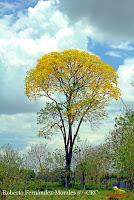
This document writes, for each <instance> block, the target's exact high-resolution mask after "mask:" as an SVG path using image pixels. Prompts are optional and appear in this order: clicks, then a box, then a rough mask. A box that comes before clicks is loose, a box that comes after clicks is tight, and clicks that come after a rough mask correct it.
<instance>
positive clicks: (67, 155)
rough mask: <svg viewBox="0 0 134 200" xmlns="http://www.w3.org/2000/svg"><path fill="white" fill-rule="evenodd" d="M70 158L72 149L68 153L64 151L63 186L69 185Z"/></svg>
mask: <svg viewBox="0 0 134 200" xmlns="http://www.w3.org/2000/svg"><path fill="white" fill-rule="evenodd" d="M71 160H72V150H71V149H70V151H69V153H68V152H66V168H65V187H66V188H67V187H69V186H70V182H71Z"/></svg>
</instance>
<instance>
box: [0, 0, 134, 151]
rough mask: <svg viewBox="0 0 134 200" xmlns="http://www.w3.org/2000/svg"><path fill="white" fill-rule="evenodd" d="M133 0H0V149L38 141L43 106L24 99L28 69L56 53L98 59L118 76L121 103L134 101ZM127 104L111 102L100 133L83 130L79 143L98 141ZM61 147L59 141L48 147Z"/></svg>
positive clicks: (55, 138) (51, 142)
mask: <svg viewBox="0 0 134 200" xmlns="http://www.w3.org/2000/svg"><path fill="white" fill-rule="evenodd" d="M133 19H134V1H133V0H129V1H128V0H112V1H107V0H100V1H98V0H83V1H81V0H49V1H47V0H46V1H45V0H44V1H43V0H29V1H27V0H23V1H22V0H0V146H2V145H4V144H7V143H10V144H11V145H13V146H14V147H16V148H18V149H21V150H22V149H25V148H27V147H28V146H29V145H30V144H32V143H36V142H39V141H40V140H43V139H40V138H38V137H37V128H38V127H37V125H36V112H37V111H39V109H40V108H41V106H42V105H43V103H45V101H44V102H43V100H42V101H41V102H40V101H38V102H29V100H28V99H27V98H26V97H25V95H24V79H25V75H26V71H27V70H28V69H30V68H32V67H34V66H35V64H36V60H37V58H39V57H40V56H41V55H43V54H45V53H48V52H50V51H54V50H63V49H68V48H79V49H83V50H86V51H89V52H92V53H95V54H97V55H99V56H100V57H101V58H102V59H103V60H104V61H105V62H107V63H109V64H111V65H113V66H114V67H115V68H116V70H117V72H118V74H119V87H120V88H121V90H122V98H123V101H124V102H125V103H126V104H127V105H130V106H131V105H132V103H133V101H134V88H133V87H132V85H131V83H132V81H134V21H133ZM122 107H123V105H122V103H121V102H120V101H119V102H116V103H115V102H113V103H111V105H110V106H109V107H108V114H109V117H108V119H106V120H104V121H102V124H101V125H100V127H99V128H98V129H95V130H90V129H87V128H86V127H83V128H82V129H81V133H80V137H81V139H85V138H87V139H88V140H89V141H90V142H91V143H92V144H96V143H100V142H102V141H103V140H104V138H105V136H106V135H107V134H108V133H109V131H110V130H112V128H113V125H114V118H115V116H117V115H118V114H119V113H120V111H121V109H122ZM56 144H58V145H59V146H60V145H62V138H61V140H60V139H59V137H56V136H55V137H54V139H53V140H51V141H50V142H49V145H50V146H56Z"/></svg>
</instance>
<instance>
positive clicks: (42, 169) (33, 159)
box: [24, 143, 49, 178]
mask: <svg viewBox="0 0 134 200" xmlns="http://www.w3.org/2000/svg"><path fill="white" fill-rule="evenodd" d="M48 159H49V151H48V149H47V144H43V143H39V144H33V145H31V146H30V148H29V150H28V151H27V153H26V155H25V157H24V163H25V167H27V168H29V169H33V170H35V172H36V173H38V176H39V177H40V178H43V177H44V176H45V173H46V172H47V169H48V167H49V166H48Z"/></svg>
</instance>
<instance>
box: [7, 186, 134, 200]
mask: <svg viewBox="0 0 134 200" xmlns="http://www.w3.org/2000/svg"><path fill="white" fill-rule="evenodd" d="M57 190H58V189H57ZM53 191H55V190H53ZM60 191H65V192H67V191H68V192H69V190H66V189H62V190H60ZM71 191H73V192H74V193H76V194H74V195H49V196H48V195H44V196H34V195H33V196H8V198H7V199H6V200H107V199H108V197H109V196H110V195H112V194H114V192H113V191H107V190H98V192H97V194H95V195H89V194H86V192H89V190H88V191H84V190H81V191H79V190H73V189H71V190H70V192H71ZM79 192H81V194H80V193H79ZM119 199H120V200H134V194H133V193H131V194H130V195H129V197H121V198H119Z"/></svg>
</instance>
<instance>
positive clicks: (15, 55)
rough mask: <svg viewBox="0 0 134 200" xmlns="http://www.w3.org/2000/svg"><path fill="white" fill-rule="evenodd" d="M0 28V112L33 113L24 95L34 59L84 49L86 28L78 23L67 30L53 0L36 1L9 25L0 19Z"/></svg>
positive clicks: (63, 17)
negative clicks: (68, 49) (64, 51)
mask: <svg viewBox="0 0 134 200" xmlns="http://www.w3.org/2000/svg"><path fill="white" fill-rule="evenodd" d="M0 29H1V30H0V72H1V73H0V76H1V80H0V81H1V83H2V84H1V85H0V90H1V100H0V101H1V104H0V110H1V113H3V112H4V113H6V114H7V113H8V112H10V113H17V112H18V113H19V112H21V113H22V112H26V111H28V112H29V111H32V109H33V111H35V110H37V108H36V109H35V107H38V106H36V105H35V104H33V106H31V104H29V103H28V101H27V99H26V98H25V96H24V78H25V75H26V71H27V70H28V69H29V68H31V67H33V66H35V63H36V60H37V58H39V57H40V56H41V55H42V54H45V53H48V52H50V51H56V50H63V49H67V48H80V49H85V50H86V49H87V45H88V37H87V35H88V34H87V32H88V31H89V30H88V27H87V26H85V25H84V24H81V23H77V24H75V25H74V27H71V26H70V25H69V21H68V18H67V17H66V16H65V15H64V14H62V13H61V12H60V11H59V10H58V9H57V7H56V5H55V4H54V3H53V1H39V2H38V4H37V5H36V6H35V7H34V8H29V9H28V14H27V15H22V14H21V15H20V18H19V19H18V20H17V21H16V22H14V23H13V24H12V25H11V17H10V16H9V17H8V18H3V19H1V20H0ZM81 30H83V31H81ZM8 96H10V99H9V98H7V97H8Z"/></svg>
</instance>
